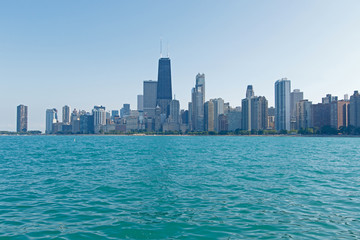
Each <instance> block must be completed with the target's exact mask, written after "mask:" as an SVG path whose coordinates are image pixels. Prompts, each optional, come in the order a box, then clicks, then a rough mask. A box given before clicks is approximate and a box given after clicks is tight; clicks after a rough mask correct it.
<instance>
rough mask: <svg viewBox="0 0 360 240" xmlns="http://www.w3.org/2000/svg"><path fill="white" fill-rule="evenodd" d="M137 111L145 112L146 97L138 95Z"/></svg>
mask: <svg viewBox="0 0 360 240" xmlns="http://www.w3.org/2000/svg"><path fill="white" fill-rule="evenodd" d="M137 110H138V111H143V110H144V95H137Z"/></svg>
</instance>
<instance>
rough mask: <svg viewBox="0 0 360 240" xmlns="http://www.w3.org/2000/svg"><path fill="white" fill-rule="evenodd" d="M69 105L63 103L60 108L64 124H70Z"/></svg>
mask: <svg viewBox="0 0 360 240" xmlns="http://www.w3.org/2000/svg"><path fill="white" fill-rule="evenodd" d="M70 111H71V110H70V107H69V106H68V105H65V106H64V107H63V108H62V121H63V123H64V124H70V115H71V112H70Z"/></svg>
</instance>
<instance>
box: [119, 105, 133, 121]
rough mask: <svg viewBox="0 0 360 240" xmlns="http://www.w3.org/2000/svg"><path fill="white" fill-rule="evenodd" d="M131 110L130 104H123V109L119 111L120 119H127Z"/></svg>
mask: <svg viewBox="0 0 360 240" xmlns="http://www.w3.org/2000/svg"><path fill="white" fill-rule="evenodd" d="M130 113H131V110H130V104H128V103H124V104H123V107H122V108H121V109H120V117H121V118H124V117H128V116H130Z"/></svg>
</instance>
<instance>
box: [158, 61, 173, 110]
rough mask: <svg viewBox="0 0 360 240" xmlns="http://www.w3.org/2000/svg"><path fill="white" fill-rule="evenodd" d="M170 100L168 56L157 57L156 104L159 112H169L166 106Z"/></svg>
mask: <svg viewBox="0 0 360 240" xmlns="http://www.w3.org/2000/svg"><path fill="white" fill-rule="evenodd" d="M171 100H172V90H171V66H170V58H160V59H159V69H158V84H157V97H156V105H158V106H159V107H160V110H161V113H165V114H166V115H168V114H169V112H168V106H169V104H170V102H171Z"/></svg>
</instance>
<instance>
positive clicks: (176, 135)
mask: <svg viewBox="0 0 360 240" xmlns="http://www.w3.org/2000/svg"><path fill="white" fill-rule="evenodd" d="M0 136H18V137H21V136H73V137H76V136H111V137H114V136H127V137H139V136H140V137H146V136H150V137H169V136H170V137H171V136H173V137H323V138H327V137H336V138H338V137H340V138H360V135H320V134H314V135H301V134H271V135H270V134H268V135H255V134H253V135H251V134H250V135H220V134H216V135H200V134H199V135H196V134H0Z"/></svg>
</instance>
